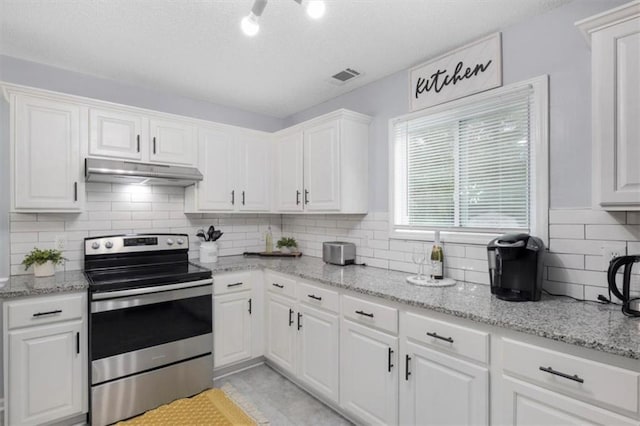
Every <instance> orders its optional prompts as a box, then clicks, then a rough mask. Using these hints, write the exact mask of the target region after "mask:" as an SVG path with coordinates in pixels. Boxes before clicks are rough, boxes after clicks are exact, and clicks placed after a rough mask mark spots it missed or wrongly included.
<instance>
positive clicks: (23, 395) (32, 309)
mask: <svg viewBox="0 0 640 426" xmlns="http://www.w3.org/2000/svg"><path fill="white" fill-rule="evenodd" d="M86 303H87V302H86V296H85V295H84V294H71V295H63V296H59V295H57V296H44V297H32V298H26V299H20V300H11V301H7V302H5V303H3V325H4V328H3V335H4V371H5V383H4V396H5V404H6V405H5V408H6V409H5V411H6V412H5V424H7V425H41V424H51V423H56V422H58V421H61V420H64V419H68V418H71V417H74V416H79V415H82V414H83V413H86V412H87V395H88V386H87V366H88V354H87V352H88V346H87V332H86V330H87V325H86V321H85V315H86V311H87V307H86Z"/></svg>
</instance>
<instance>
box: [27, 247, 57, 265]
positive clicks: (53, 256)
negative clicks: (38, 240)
mask: <svg viewBox="0 0 640 426" xmlns="http://www.w3.org/2000/svg"><path fill="white" fill-rule="evenodd" d="M49 260H50V261H51V263H53V264H54V265H59V264H61V263H62V262H64V261H65V260H67V259H65V258H64V257H62V252H61V251H60V250H55V249H51V250H40V249H39V248H35V247H34V248H33V250H31V253H29V254H28V255H26V256H25V258H24V260H23V261H22V264H23V265H24V269H25V270H27V269H29V267H30V266H31V265H42V264H43V263H47V262H48V261H49Z"/></svg>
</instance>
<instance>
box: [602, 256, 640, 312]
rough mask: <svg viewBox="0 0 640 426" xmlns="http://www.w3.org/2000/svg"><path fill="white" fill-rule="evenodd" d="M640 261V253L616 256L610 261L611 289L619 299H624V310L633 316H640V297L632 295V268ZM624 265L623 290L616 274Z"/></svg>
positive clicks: (609, 279) (608, 272) (609, 277)
mask: <svg viewBox="0 0 640 426" xmlns="http://www.w3.org/2000/svg"><path fill="white" fill-rule="evenodd" d="M636 262H640V255H633V256H620V257H614V258H613V259H611V262H610V263H609V270H608V271H607V281H608V282H609V290H610V291H611V293H613V294H614V295H615V296H616V297H617V298H618V299H620V300H622V312H623V313H624V314H626V315H629V316H633V317H640V298H637V297H636V298H633V297H631V290H630V287H631V268H632V267H633V264H634V263H636ZM623 266H624V270H623V271H622V292H620V290H619V289H618V286H617V284H616V274H617V273H618V270H619V269H620V268H622V267H623Z"/></svg>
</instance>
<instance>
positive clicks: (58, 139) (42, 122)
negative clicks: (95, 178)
mask: <svg viewBox="0 0 640 426" xmlns="http://www.w3.org/2000/svg"><path fill="white" fill-rule="evenodd" d="M10 103H11V124H12V132H11V158H12V161H11V167H12V173H11V176H12V179H13V184H12V191H13V197H12V210H14V211H40V212H76V211H80V209H81V202H80V201H81V198H82V197H81V195H82V194H83V193H84V179H83V178H82V176H81V169H82V167H81V159H80V132H81V122H80V115H81V107H80V106H78V105H74V104H68V103H62V102H58V101H55V100H51V99H48V98H46V97H42V98H41V97H35V96H29V95H25V94H19V93H10Z"/></svg>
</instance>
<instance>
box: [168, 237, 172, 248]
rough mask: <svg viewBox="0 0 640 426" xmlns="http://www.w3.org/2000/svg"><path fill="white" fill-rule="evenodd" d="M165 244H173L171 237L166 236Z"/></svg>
mask: <svg viewBox="0 0 640 426" xmlns="http://www.w3.org/2000/svg"><path fill="white" fill-rule="evenodd" d="M167 245H169V246H172V245H173V239H171V238H168V239H167Z"/></svg>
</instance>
